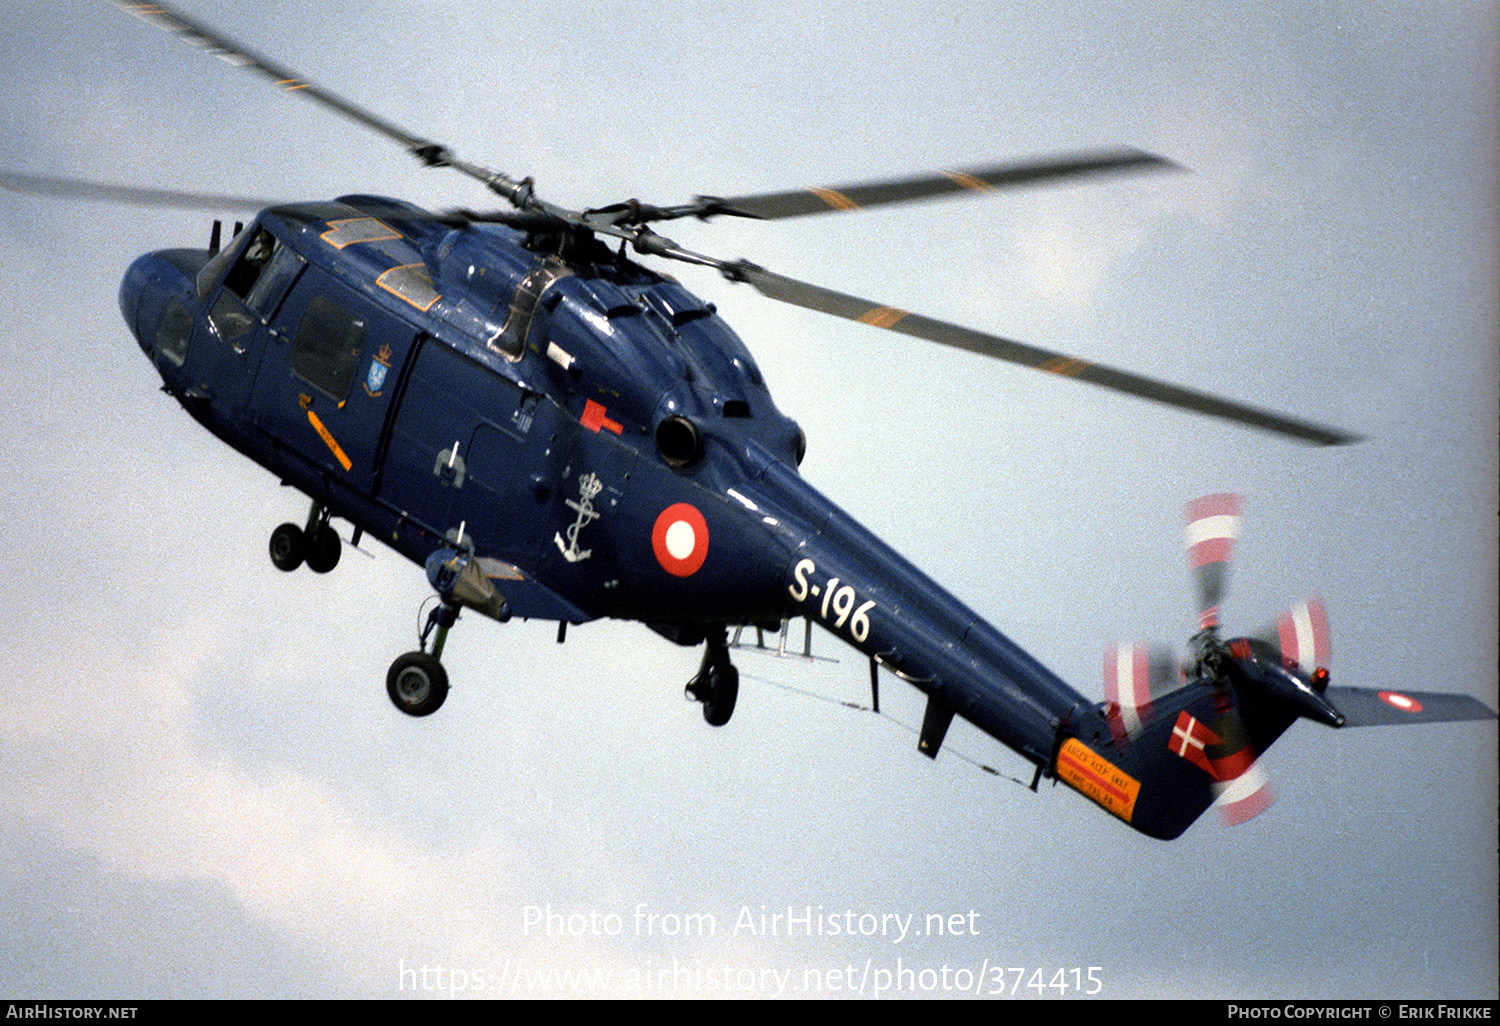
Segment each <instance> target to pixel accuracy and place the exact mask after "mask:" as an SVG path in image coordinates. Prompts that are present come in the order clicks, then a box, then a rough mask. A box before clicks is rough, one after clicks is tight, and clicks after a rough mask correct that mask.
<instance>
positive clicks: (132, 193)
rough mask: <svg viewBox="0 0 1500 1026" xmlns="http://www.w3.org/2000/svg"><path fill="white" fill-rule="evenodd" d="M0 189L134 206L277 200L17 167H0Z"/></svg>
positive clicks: (212, 206) (246, 206)
mask: <svg viewBox="0 0 1500 1026" xmlns="http://www.w3.org/2000/svg"><path fill="white" fill-rule="evenodd" d="M0 189H8V190H10V191H11V192H18V193H21V194H23V195H28V196H51V197H56V198H60V199H81V200H97V201H99V202H101V203H128V204H131V205H134V206H146V207H173V208H177V209H182V210H261V209H263V208H265V207H271V206H275V205H276V204H277V203H278V202H280V201H278V200H269V199H256V198H254V197H251V196H230V195H225V194H222V193H216V192H188V191H185V190H182V189H155V188H149V187H146V186H140V185H111V184H109V183H107V182H90V181H86V180H84V179H82V178H63V177H61V176H58V175H29V174H22V173H21V172H19V171H0Z"/></svg>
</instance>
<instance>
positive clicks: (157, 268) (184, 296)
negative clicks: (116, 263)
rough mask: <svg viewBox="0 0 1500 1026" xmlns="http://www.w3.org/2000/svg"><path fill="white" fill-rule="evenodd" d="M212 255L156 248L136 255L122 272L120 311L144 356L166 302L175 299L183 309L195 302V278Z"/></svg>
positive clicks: (203, 251) (152, 341)
mask: <svg viewBox="0 0 1500 1026" xmlns="http://www.w3.org/2000/svg"><path fill="white" fill-rule="evenodd" d="M211 255H212V254H210V253H209V252H208V251H207V250H182V249H165V250H158V251H156V252H154V253H147V254H145V255H144V256H139V257H137V258H136V259H135V261H134V262H133V263H132V264H131V265H130V268H129V269H128V270H127V271H126V272H125V277H124V279H123V280H122V281H121V282H120V314H121V316H123V317H124V318H125V323H126V325H127V326H128V327H129V328H130V330H131V332H132V333H133V334H134V335H135V339H136V343H137V344H138V345H139V346H140V347H141V349H142V350H143V351H144V352H145V353H146V354H147V355H150V354H151V352H152V348H153V346H154V345H155V343H156V335H157V328H158V327H159V326H160V324H161V321H162V314H163V312H164V311H165V310H166V308H167V306H168V303H169V301H170V300H171V299H173V298H176V299H177V300H179V302H180V304H181V305H182V307H183V308H185V309H190V308H191V307H192V306H194V305H195V304H196V302H197V289H196V285H195V279H196V278H197V275H198V272H199V271H200V270H202V268H203V265H204V264H205V263H207V262H208V260H209V257H210V256H211Z"/></svg>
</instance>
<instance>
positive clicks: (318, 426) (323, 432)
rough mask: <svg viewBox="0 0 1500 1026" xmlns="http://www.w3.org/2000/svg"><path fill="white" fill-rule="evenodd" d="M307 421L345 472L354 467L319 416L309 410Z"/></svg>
mask: <svg viewBox="0 0 1500 1026" xmlns="http://www.w3.org/2000/svg"><path fill="white" fill-rule="evenodd" d="M307 419H308V422H309V423H310V424H312V426H313V430H314V431H316V432H317V433H318V437H319V438H321V439H323V444H324V445H326V446H328V449H329V451H330V452H332V453H333V458H334V459H336V460H338V461H339V466H341V467H343V468H344V470H345V472H347V471H348V470H349V468H351V467H353V466H354V461H353V460H351V459H350V458H349V454H348V453H346V452H344V448H343V446H341V445H339V443H338V439H336V438H334V437H333V435H332V434H331V433H330V432H329V430H328V428H327V427H325V426H324V424H323V422H322V421H321V420H319V419H318V415H317V414H316V413H314V412H313V411H312V410H308V411H307Z"/></svg>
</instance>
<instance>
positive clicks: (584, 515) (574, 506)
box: [552, 474, 604, 563]
mask: <svg viewBox="0 0 1500 1026" xmlns="http://www.w3.org/2000/svg"><path fill="white" fill-rule="evenodd" d="M603 490H604V482H603V481H601V480H599V477H598V475H596V474H584V475H583V476H582V477H580V478H579V479H578V501H576V502H575V501H574V500H572V499H565V500H564V501H563V504H564V505H565V506H567V507H568V508H569V509H571V510H574V511H575V512H577V514H578V519H576V520H574V521H573V522H572V523H571V524H569V525H568V529H567V531H566V532H558V533H557V534H554V535H553V536H552V538H553V540H554V541H556V542H557V548H558V551H560V552H561V553H562V554H563V559H566V560H567V561H568V562H569V563H579V562H582V561H583V560H585V559H588V558H589V557H590V556H592V555H593V554H594V550H593V549H580V548H579V547H578V532H579V531H582V530H583V529H584V528H585V527H587V526H588V525H589V524H591V523H593V522H594V521H595V520H598V519H599V517H600V516H601V514H600V513H599V512H598V511H596V510H595V509H594V497H595V496H597V495H598V494H599V493H600V492H601V491H603ZM564 533H566V534H567V538H568V540H567V542H566V543H564V542H563V534H564Z"/></svg>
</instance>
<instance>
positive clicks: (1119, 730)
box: [1104, 642, 1182, 741]
mask: <svg viewBox="0 0 1500 1026" xmlns="http://www.w3.org/2000/svg"><path fill="white" fill-rule="evenodd" d="M1181 686H1182V677H1181V674H1180V673H1179V671H1178V668H1177V662H1176V659H1174V658H1173V655H1172V652H1171V651H1170V650H1168V649H1166V648H1164V647H1162V646H1160V645H1143V644H1141V643H1139V642H1126V643H1123V644H1118V645H1110V646H1108V647H1107V648H1106V649H1105V650H1104V700H1105V702H1107V703H1108V710H1109V711H1108V714H1107V716H1108V719H1109V725H1110V728H1111V730H1112V731H1113V732H1114V735H1115V740H1116V741H1127V740H1134V739H1135V738H1137V737H1139V736H1140V733H1141V731H1142V730H1144V729H1145V727H1146V724H1148V723H1150V722H1151V721H1152V720H1153V719H1154V718H1155V715H1154V712H1153V704H1154V703H1155V702H1157V701H1159V700H1160V699H1161V698H1162V696H1163V695H1166V694H1167V693H1168V692H1170V691H1175V690H1176V689H1177V688H1178V687H1181Z"/></svg>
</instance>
